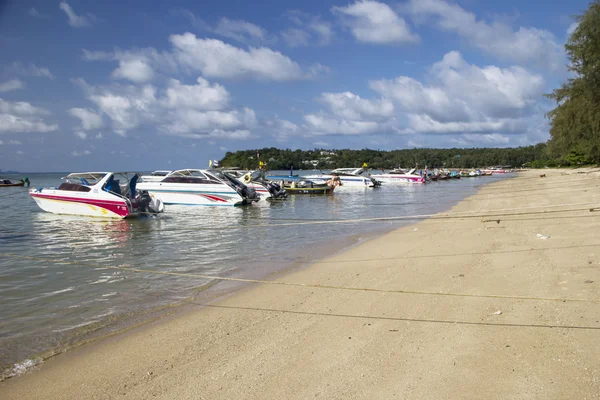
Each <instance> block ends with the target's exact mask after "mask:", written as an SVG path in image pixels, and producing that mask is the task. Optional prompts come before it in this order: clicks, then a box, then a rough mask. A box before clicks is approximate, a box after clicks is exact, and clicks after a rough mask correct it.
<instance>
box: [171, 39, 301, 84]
mask: <svg viewBox="0 0 600 400" xmlns="http://www.w3.org/2000/svg"><path fill="white" fill-rule="evenodd" d="M170 40H171V43H172V45H173V46H174V47H175V51H174V55H175V57H176V59H177V61H178V62H179V63H181V64H182V65H183V66H185V67H186V68H187V69H190V70H193V71H200V72H201V73H202V75H204V76H205V77H211V78H243V77H245V78H255V79H259V80H268V81H288V80H296V79H303V78H307V77H308V76H307V74H305V73H304V72H303V71H302V68H300V66H299V65H298V64H297V63H296V62H295V61H292V60H291V59H290V58H289V57H287V56H285V55H283V54H281V53H279V52H277V51H273V50H271V49H269V48H267V47H259V48H254V47H250V48H249V50H247V51H246V50H244V49H241V48H239V47H235V46H232V45H229V44H227V43H224V42H222V41H220V40H216V39H201V38H197V37H196V35H194V34H192V33H189V32H188V33H184V34H182V35H171V37H170Z"/></svg>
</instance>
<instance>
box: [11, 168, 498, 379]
mask: <svg viewBox="0 0 600 400" xmlns="http://www.w3.org/2000/svg"><path fill="white" fill-rule="evenodd" d="M304 172H305V173H306V174H309V173H312V172H313V171H304ZM280 173H281V174H286V171H282V172H280ZM300 173H301V174H302V172H300ZM63 175H64V174H28V176H29V179H30V180H31V182H32V187H47V186H57V185H58V184H60V177H61V176H63ZM8 178H13V177H10V176H8ZM14 178H19V179H20V178H21V177H20V176H19V177H16V176H15V177H14ZM503 178H504V177H503V176H493V177H481V178H471V179H460V180H452V181H444V182H433V183H430V184H427V185H406V186H383V187H381V188H376V189H362V188H357V189H347V188H346V189H343V190H337V189H336V192H335V194H333V195H331V196H306V195H296V196H290V197H289V198H288V199H287V200H286V201H278V202H273V203H269V202H266V201H264V200H263V201H260V202H259V203H257V204H254V205H252V206H248V207H235V208H234V207H231V208H230V207H194V206H169V207H167V210H166V212H165V213H164V214H162V215H160V216H159V217H156V218H154V217H150V218H138V219H132V220H115V221H110V220H99V219H94V218H86V217H75V216H73V217H70V216H59V215H53V214H48V213H44V212H43V211H41V210H40V209H39V208H38V207H37V206H36V204H35V202H34V201H33V200H32V199H30V198H29V196H28V194H27V190H28V189H27V188H18V187H17V188H0V206H1V207H2V213H1V216H2V217H1V218H2V222H1V224H0V303H1V304H2V307H1V309H0V374H1V373H2V370H4V375H10V374H12V373H14V372H19V371H20V370H21V369H23V368H22V366H23V364H19V366H18V367H17V369H15V370H14V371H13V369H14V364H15V363H17V362H20V361H22V360H26V359H28V358H31V357H33V356H34V355H36V354H41V353H44V352H48V351H52V350H54V351H56V350H60V349H63V348H65V347H68V346H70V345H72V344H74V343H77V342H79V341H82V340H85V339H86V338H88V337H89V336H90V335H92V334H94V333H97V332H100V330H103V329H104V330H106V329H107V327H111V326H112V327H114V326H119V327H123V326H124V325H127V324H128V323H131V321H134V320H136V318H137V319H139V318H143V316H144V315H147V313H148V312H149V311H152V310H156V309H157V308H160V307H161V306H165V305H168V304H173V303H178V302H181V301H182V300H184V299H187V298H189V297H190V296H194V295H195V294H196V293H197V291H198V290H200V289H202V288H203V287H207V286H209V284H213V283H215V282H214V281H213V280H209V279H201V278H197V277H190V276H174V275H163V274H156V273H150V272H133V271H122V270H115V269H107V268H106V267H107V266H118V267H128V268H138V269H145V270H151V271H158V272H175V273H180V274H182V275H183V274H200V275H208V276H233V277H252V278H256V277H261V276H264V275H266V274H268V273H270V272H273V271H277V270H282V269H285V268H288V267H290V266H292V265H297V264H299V263H306V262H309V261H310V260H314V259H315V258H316V257H319V256H323V255H326V254H327V253H328V252H330V251H331V248H332V246H331V244H332V243H333V244H335V246H334V248H338V249H339V248H341V247H343V246H348V245H349V244H352V243H356V242H357V241H360V240H362V239H365V238H368V237H371V236H372V235H373V234H376V233H380V232H384V231H387V230H390V229H393V228H396V227H399V226H402V224H407V223H410V221H393V222H392V221H376V222H364V221H363V222H356V223H343V224H340V223H335V222H331V223H326V224H314V223H310V224H306V223H303V224H298V223H300V222H303V221H304V220H317V221H318V220H323V219H326V220H348V219H363V218H376V217H396V216H410V215H422V214H433V213H437V212H440V211H443V210H446V209H448V208H450V207H451V206H452V205H453V204H456V202H458V201H459V200H461V199H463V198H465V197H466V196H469V195H471V194H473V193H474V192H475V191H476V190H477V188H478V187H481V186H482V185H484V184H487V183H490V182H493V181H496V180H499V179H503ZM304 222H305V221H304ZM277 225H281V226H277ZM7 254H12V255H19V256H28V257H32V258H17V257H13V256H9V255H7ZM60 262H62V264H61V263H60ZM231 287H232V285H231V284H227V283H223V282H218V283H216V284H215V285H214V286H212V288H211V290H216V291H219V290H227V289H228V288H231ZM27 363H31V362H30V361H28V362H27Z"/></svg>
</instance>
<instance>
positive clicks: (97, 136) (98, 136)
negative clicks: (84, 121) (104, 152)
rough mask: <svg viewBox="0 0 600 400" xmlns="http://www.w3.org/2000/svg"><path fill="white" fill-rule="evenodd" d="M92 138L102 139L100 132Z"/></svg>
mask: <svg viewBox="0 0 600 400" xmlns="http://www.w3.org/2000/svg"><path fill="white" fill-rule="evenodd" d="M94 139H96V140H100V139H102V134H101V133H98V134H96V136H94Z"/></svg>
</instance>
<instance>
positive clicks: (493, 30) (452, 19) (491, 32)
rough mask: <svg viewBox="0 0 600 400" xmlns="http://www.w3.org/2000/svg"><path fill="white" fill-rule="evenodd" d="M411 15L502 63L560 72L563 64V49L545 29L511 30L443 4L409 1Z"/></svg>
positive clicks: (457, 7)
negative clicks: (428, 20)
mask: <svg viewBox="0 0 600 400" xmlns="http://www.w3.org/2000/svg"><path fill="white" fill-rule="evenodd" d="M407 9H408V10H409V12H410V13H411V14H412V15H413V16H414V17H415V18H416V19H417V20H419V19H423V20H425V19H426V18H428V17H433V18H434V19H435V21H436V23H437V25H438V26H439V28H440V29H442V30H444V31H447V32H455V33H456V34H458V35H459V36H462V37H464V38H466V39H467V40H469V41H470V42H471V43H472V44H473V45H475V46H476V47H478V48H480V49H482V50H484V51H486V52H488V53H490V54H493V55H495V56H496V57H498V58H500V59H502V60H511V61H516V62H519V63H524V62H532V63H536V64H538V65H540V66H547V67H550V68H553V69H557V68H560V67H562V66H563V64H564V52H563V49H562V46H560V45H559V44H558V43H557V42H556V38H555V37H554V35H553V34H552V33H551V32H549V31H547V30H544V29H536V28H525V27H520V28H519V29H518V30H517V31H514V30H513V29H512V27H511V26H509V25H507V24H505V23H502V22H494V23H487V22H485V21H482V20H477V17H476V15H475V14H474V13H472V12H469V11H467V10H465V9H463V8H462V7H460V6H459V5H458V4H452V3H448V2H446V1H443V0H410V1H409V3H408V6H407Z"/></svg>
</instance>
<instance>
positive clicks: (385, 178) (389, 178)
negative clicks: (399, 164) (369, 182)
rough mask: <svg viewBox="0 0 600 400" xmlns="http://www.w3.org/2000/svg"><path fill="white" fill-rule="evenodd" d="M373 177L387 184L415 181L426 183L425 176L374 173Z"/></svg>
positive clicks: (412, 182)
mask: <svg viewBox="0 0 600 400" xmlns="http://www.w3.org/2000/svg"><path fill="white" fill-rule="evenodd" d="M373 178H374V179H376V180H378V181H379V182H381V183H383V184H386V185H406V184H414V183H425V178H423V177H421V176H402V175H398V176H394V175H387V174H386V175H373Z"/></svg>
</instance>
